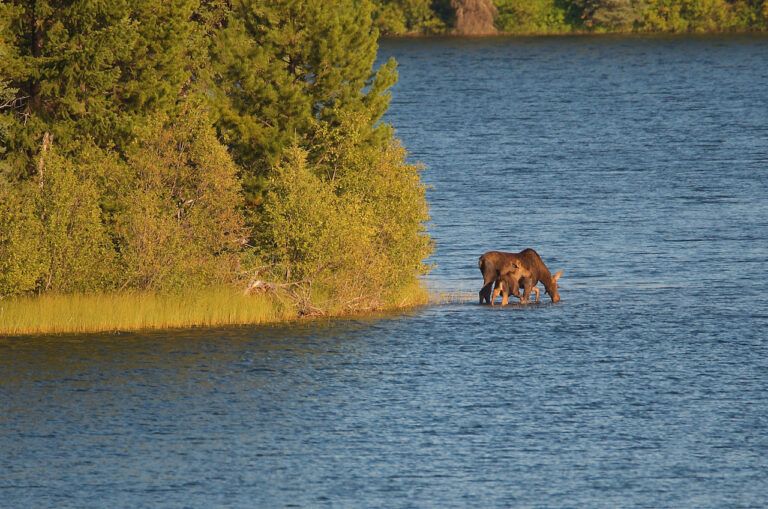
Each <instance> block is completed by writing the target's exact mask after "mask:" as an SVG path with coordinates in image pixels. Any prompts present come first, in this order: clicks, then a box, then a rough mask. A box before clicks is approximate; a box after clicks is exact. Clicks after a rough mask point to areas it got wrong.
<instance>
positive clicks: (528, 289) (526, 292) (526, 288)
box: [520, 278, 533, 304]
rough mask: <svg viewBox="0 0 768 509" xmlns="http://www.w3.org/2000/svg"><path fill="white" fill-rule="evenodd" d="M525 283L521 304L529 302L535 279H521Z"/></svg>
mask: <svg viewBox="0 0 768 509" xmlns="http://www.w3.org/2000/svg"><path fill="white" fill-rule="evenodd" d="M520 282H521V283H522V285H523V289H524V291H523V296H522V298H521V299H520V303H521V304H528V300H529V299H530V298H531V291H533V281H531V280H530V279H529V278H524V279H522V280H521V281H520Z"/></svg>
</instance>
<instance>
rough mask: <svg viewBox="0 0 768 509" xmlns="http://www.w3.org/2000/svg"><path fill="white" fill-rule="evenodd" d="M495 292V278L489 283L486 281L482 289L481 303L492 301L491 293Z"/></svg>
mask: <svg viewBox="0 0 768 509" xmlns="http://www.w3.org/2000/svg"><path fill="white" fill-rule="evenodd" d="M492 292H493V280H491V282H489V283H485V284H484V285H483V287H482V288H481V289H480V304H483V303H487V304H490V303H491V293H492Z"/></svg>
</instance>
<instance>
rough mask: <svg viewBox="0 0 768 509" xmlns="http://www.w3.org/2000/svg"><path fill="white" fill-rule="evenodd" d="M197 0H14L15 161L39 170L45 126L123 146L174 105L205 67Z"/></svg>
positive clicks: (61, 139)
mask: <svg viewBox="0 0 768 509" xmlns="http://www.w3.org/2000/svg"><path fill="white" fill-rule="evenodd" d="M197 6H198V2H197V1H196V0H173V1H171V2H157V1H155V0H137V1H128V0H116V1H111V2H101V1H95V0H75V1H72V2H64V3H61V2H55V1H53V0H36V1H31V0H12V1H10V2H3V5H2V7H0V19H2V20H3V21H2V22H0V23H2V25H0V28H1V29H2V35H3V36H2V38H0V40H2V41H3V43H2V46H0V48H2V52H3V57H4V58H0V76H3V77H4V78H5V79H7V80H8V81H9V85H10V86H11V87H13V88H14V89H16V90H17V93H16V97H17V102H18V104H17V107H16V108H13V109H10V108H9V109H6V110H4V111H2V112H0V114H2V115H3V116H4V117H5V118H4V121H5V122H10V123H11V124H12V126H11V127H10V128H9V129H8V132H9V136H8V137H7V138H6V140H5V145H6V148H7V149H8V150H7V152H6V157H7V158H9V159H10V161H8V164H6V168H7V169H8V170H9V171H13V172H14V173H15V176H17V177H22V178H28V177H30V176H32V175H33V174H34V157H35V154H36V152H37V148H38V147H39V144H40V141H41V139H42V135H43V133H44V132H50V133H52V134H53V135H54V137H55V139H56V140H57V143H58V146H59V150H60V152H62V153H65V152H67V151H68V150H69V148H70V144H71V143H73V142H74V141H76V140H78V139H83V138H90V139H92V140H93V141H94V142H95V143H96V144H97V145H98V146H99V147H102V148H105V149H108V148H112V147H117V148H118V149H119V150H122V149H123V148H124V147H125V146H126V145H127V144H128V143H129V142H130V140H131V136H132V134H133V132H134V129H135V127H136V125H137V124H140V123H141V122H142V120H143V118H144V117H145V116H146V115H147V114H150V113H153V112H157V111H168V110H169V109H171V108H173V107H174V105H175V104H176V102H177V100H178V97H179V94H180V93H182V92H183V91H184V90H185V89H186V88H187V87H188V86H189V84H190V83H191V80H192V78H193V76H194V75H195V73H196V71H197V70H199V68H200V67H202V66H203V65H205V62H206V55H205V45H204V44H202V42H201V38H200V35H201V34H202V33H203V31H202V30H201V29H200V26H199V25H198V24H197V23H196V22H195V21H194V20H193V18H194V15H195V8H196V7H197Z"/></svg>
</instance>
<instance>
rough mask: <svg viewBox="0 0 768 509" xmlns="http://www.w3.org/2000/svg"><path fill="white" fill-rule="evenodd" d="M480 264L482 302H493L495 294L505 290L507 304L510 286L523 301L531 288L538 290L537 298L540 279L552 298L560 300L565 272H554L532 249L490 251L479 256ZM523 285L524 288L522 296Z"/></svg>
mask: <svg viewBox="0 0 768 509" xmlns="http://www.w3.org/2000/svg"><path fill="white" fill-rule="evenodd" d="M479 266H480V272H482V274H483V287H482V289H480V292H479V295H480V304H482V303H483V302H487V303H488V304H491V305H493V301H494V300H495V298H496V297H497V296H498V295H499V293H502V295H503V297H502V305H506V304H507V300H508V296H509V291H510V290H511V291H512V294H513V295H514V296H515V297H517V298H518V299H520V303H521V304H526V303H527V302H528V301H529V299H530V296H531V292H535V293H536V301H537V302H538V301H539V291H538V289H535V290H534V288H536V285H537V284H538V282H539V281H541V282H542V283H543V284H544V288H545V289H546V291H547V293H548V294H549V296H550V297H551V298H552V302H558V301H559V300H560V294H559V293H558V290H557V280H558V279H559V278H560V276H561V275H562V271H560V272H558V273H557V274H555V275H554V276H552V274H551V273H550V272H549V269H547V266H546V265H544V262H543V261H542V260H541V257H540V256H539V254H538V253H537V252H536V251H534V250H533V249H530V248H529V249H524V250H522V251H521V252H519V253H505V252H501V251H488V252H487V253H485V254H483V255H482V256H481V257H480V260H479ZM520 288H523V289H524V294H523V295H522V297H521V296H520Z"/></svg>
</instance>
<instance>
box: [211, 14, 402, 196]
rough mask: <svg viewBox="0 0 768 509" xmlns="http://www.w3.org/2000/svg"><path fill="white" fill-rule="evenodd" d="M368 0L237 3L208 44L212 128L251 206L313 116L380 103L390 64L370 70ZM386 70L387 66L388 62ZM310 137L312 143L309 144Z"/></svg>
mask: <svg viewBox="0 0 768 509" xmlns="http://www.w3.org/2000/svg"><path fill="white" fill-rule="evenodd" d="M371 16H372V7H371V4H370V3H369V2H367V1H356V0H344V1H342V2H335V3H334V4H333V6H332V7H331V6H329V5H327V4H323V3H317V2H307V1H303V0H279V1H276V2H270V3H268V4H266V3H264V2H260V1H255V0H241V1H239V2H237V3H236V4H235V6H234V7H233V13H232V15H231V16H230V18H229V23H228V26H227V27H226V28H225V29H224V30H222V31H221V33H220V34H219V36H218V37H217V39H216V41H214V45H213V48H212V54H213V60H214V67H215V71H216V72H215V93H214V94H213V96H212V102H211V104H212V108H213V109H214V111H216V112H217V113H218V119H217V123H216V125H217V127H218V129H219V132H220V133H221V135H222V137H223V139H224V142H225V143H226V144H227V145H228V146H229V147H230V149H231V150H232V154H233V157H234V159H235V161H236V163H238V165H239V166H240V167H241V171H242V182H243V186H244V188H245V191H246V199H247V203H248V204H249V205H251V206H253V205H257V204H258V203H259V202H260V200H261V189H262V186H263V184H264V182H265V179H266V178H268V175H269V171H270V168H271V167H272V166H273V165H274V164H275V163H276V162H277V160H278V158H279V156H280V154H281V153H282V151H283V150H284V149H285V148H286V147H288V146H289V145H290V144H291V142H292V140H293V139H294V138H295V137H298V138H299V139H302V140H306V138H307V136H308V134H309V133H310V132H311V130H312V126H313V125H314V123H315V122H324V123H330V124H333V123H335V122H337V119H338V117H339V115H340V114H341V112H343V111H361V110H366V111H369V112H370V118H371V122H372V123H374V122H376V121H377V120H378V119H379V118H380V117H381V115H383V113H384V111H386V107H387V101H386V100H382V98H381V95H382V94H384V91H385V89H386V87H385V86H384V85H385V84H384V83H382V81H381V80H385V81H386V85H387V86H389V85H391V79H390V78H391V76H392V72H391V70H386V71H385V72H384V73H378V74H376V75H373V74H372V71H371V69H372V67H373V63H374V61H375V59H376V48H377V44H376V39H377V31H376V29H375V28H374V27H373V23H372V17H371ZM389 67H390V68H391V67H393V64H390V66H389ZM306 143H307V144H311V141H309V140H308V141H307V142H306Z"/></svg>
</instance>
